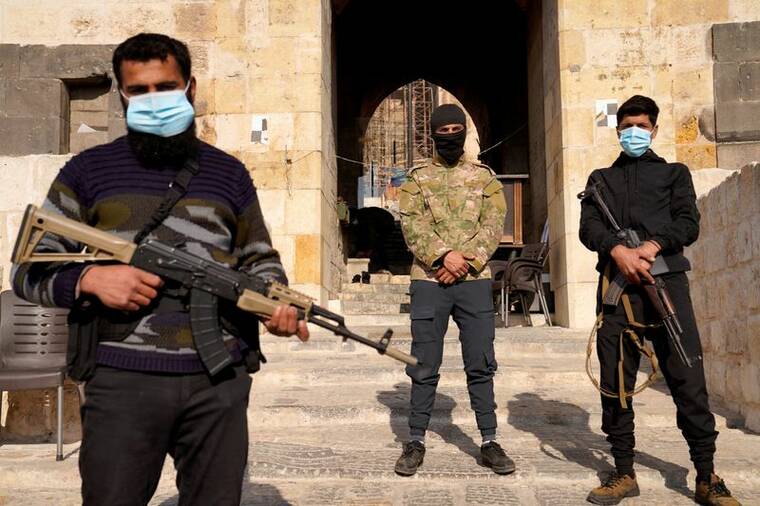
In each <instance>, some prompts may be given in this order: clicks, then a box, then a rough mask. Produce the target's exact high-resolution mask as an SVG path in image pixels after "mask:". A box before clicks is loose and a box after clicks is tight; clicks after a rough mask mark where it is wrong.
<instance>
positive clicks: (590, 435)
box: [507, 393, 693, 499]
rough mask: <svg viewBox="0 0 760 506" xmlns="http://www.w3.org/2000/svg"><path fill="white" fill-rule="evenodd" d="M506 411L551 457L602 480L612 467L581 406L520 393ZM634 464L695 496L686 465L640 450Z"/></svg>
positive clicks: (511, 422) (603, 443) (604, 445)
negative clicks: (577, 466) (688, 479)
mask: <svg viewBox="0 0 760 506" xmlns="http://www.w3.org/2000/svg"><path fill="white" fill-rule="evenodd" d="M507 411H508V413H509V417H508V423H509V425H511V426H512V427H514V428H515V429H517V430H520V431H523V432H527V433H531V434H533V435H534V436H536V437H537V438H538V440H539V442H540V445H541V452H543V453H544V454H545V455H547V456H548V457H550V458H553V459H564V460H566V461H569V462H574V463H576V464H579V465H581V466H583V467H586V468H588V469H591V470H592V471H595V472H596V473H597V475H598V476H599V477H600V479H601V478H602V477H603V476H606V475H607V474H609V473H610V472H611V471H612V470H613V467H612V466H611V465H610V463H609V461H608V457H609V456H610V452H609V444H608V443H607V442H606V441H605V440H604V439H603V438H602V437H601V436H600V435H599V434H596V433H595V432H593V431H592V430H591V429H590V427H589V414H588V412H587V411H586V410H584V409H583V408H581V407H580V406H576V405H575V404H570V403H568V402H561V401H555V400H552V399H544V398H542V397H541V396H539V395H536V394H533V393H521V394H517V395H515V396H514V399H512V400H510V401H509V402H508V404H507ZM684 444H686V443H685V442H684ZM610 458H611V457H610ZM635 464H636V465H637V466H645V467H648V468H650V469H652V470H654V471H657V472H659V473H660V475H662V477H663V479H664V480H665V486H666V487H667V488H669V489H670V490H673V491H675V492H677V493H679V494H682V495H684V496H686V497H688V498H690V499H691V498H692V497H693V492H692V491H691V490H689V487H688V485H687V480H686V476H687V475H688V473H689V470H688V469H686V468H685V467H681V466H679V465H677V464H673V463H671V462H667V461H664V460H662V459H660V458H657V457H655V456H653V455H650V454H648V453H644V452H641V451H638V450H637V451H636V460H635Z"/></svg>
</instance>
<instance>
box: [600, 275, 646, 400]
mask: <svg viewBox="0 0 760 506" xmlns="http://www.w3.org/2000/svg"><path fill="white" fill-rule="evenodd" d="M609 287H610V265H609V264H607V267H606V268H605V270H604V274H603V275H602V299H604V295H605V294H606V292H607V290H608V289H609ZM620 300H621V302H622V303H623V309H624V310H625V316H626V319H627V320H628V325H627V326H626V327H625V328H623V330H622V331H621V332H620V336H619V346H620V349H619V357H618V364H617V369H618V391H617V392H612V391H610V390H607V389H606V388H603V387H602V386H601V384H600V382H599V381H598V380H597V379H596V378H595V377H594V375H593V372H592V371H591V355H592V353H593V344H594V338H595V337H596V334H597V332H598V330H599V329H600V328H601V326H602V323H603V322H604V311H601V312H599V314H598V315H597V317H596V322H595V323H594V326H593V328H592V329H591V334H590V335H589V340H588V346H587V347H586V374H588V377H589V379H590V380H591V383H592V384H593V385H594V387H596V389H597V390H598V391H599V393H601V394H602V395H603V396H605V397H611V398H613V399H618V400H619V401H620V405H621V406H622V407H623V409H627V408H628V401H627V398H628V397H633V396H634V395H638V394H640V393H641V392H643V391H644V390H646V389H647V388H648V387H649V386H650V385H651V384H652V383H654V382H655V381H656V380H657V373H658V372H659V370H660V367H659V362H658V360H657V355H655V353H654V351H653V350H652V347H651V346H649V344H648V343H645V342H642V340H641V338H640V337H639V335H638V334H637V332H636V330H637V329H638V330H644V329H650V328H655V327H659V325H648V324H644V323H639V322H637V321H636V319H635V317H634V314H633V306H631V299H630V297H628V294H627V293H623V295H622V296H621V297H620ZM626 337H627V338H628V339H630V340H631V342H632V343H633V345H634V346H635V347H636V349H638V350H639V352H640V353H641V354H642V355H644V356H646V357H647V358H648V359H649V361H650V362H651V363H652V372H651V373H650V374H649V377H648V378H647V379H646V381H644V383H642V384H641V385H639V386H638V387H635V388H634V389H633V391H630V392H628V391H626V389H625V367H624V365H625V364H624V357H625V348H624V347H625V342H624V341H625V338H626Z"/></svg>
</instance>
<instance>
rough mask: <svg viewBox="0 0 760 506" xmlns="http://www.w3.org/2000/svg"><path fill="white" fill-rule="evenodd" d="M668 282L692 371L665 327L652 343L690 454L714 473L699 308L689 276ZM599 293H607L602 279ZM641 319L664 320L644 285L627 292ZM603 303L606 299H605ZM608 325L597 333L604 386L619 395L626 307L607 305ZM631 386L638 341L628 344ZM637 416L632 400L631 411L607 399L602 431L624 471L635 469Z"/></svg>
mask: <svg viewBox="0 0 760 506" xmlns="http://www.w3.org/2000/svg"><path fill="white" fill-rule="evenodd" d="M664 279H665V283H666V285H667V287H668V292H669V293H670V297H671V299H672V301H673V305H674V307H675V310H676V314H677V315H678V318H679V320H680V322H681V326H682V327H683V330H684V332H683V336H682V337H681V341H682V343H683V346H684V349H685V351H686V354H687V355H688V356H689V357H690V358H691V362H692V367H691V368H689V367H686V365H684V364H683V363H682V362H681V360H680V359H679V357H678V355H677V354H676V351H675V349H674V348H673V346H672V344H671V342H670V339H669V338H668V335H667V332H666V331H665V329H664V328H662V327H660V328H657V329H652V330H648V331H647V332H646V334H645V337H646V339H648V340H649V341H651V343H652V347H653V348H654V351H655V354H656V355H657V358H658V360H659V362H660V368H661V370H662V374H663V376H664V377H665V381H666V383H667V385H668V388H669V389H670V393H671V395H672V396H673V402H674V403H675V405H676V422H677V424H678V428H679V429H681V432H682V434H683V436H684V438H685V439H686V442H687V443H688V445H689V453H690V455H691V460H692V462H693V463H694V466H695V468H696V469H697V471H698V472H700V471H701V472H710V471H712V468H713V455H714V454H715V440H716V438H717V437H718V432H717V431H716V430H715V417H714V416H713V414H712V412H711V411H710V405H709V403H708V399H707V388H706V386H705V373H704V364H703V361H702V345H701V343H700V341H699V332H698V330H697V324H696V321H695V319H694V310H693V309H692V305H691V297H690V295H689V280H688V278H687V277H686V274H685V273H683V272H679V273H672V274H667V275H665V278H664ZM599 293H600V294H601V281H600V288H599ZM626 293H628V295H629V297H630V300H631V305H632V307H633V312H634V316H635V319H636V321H638V322H640V323H654V322H657V320H658V318H657V316H656V314H655V313H654V308H653V307H652V305H651V303H650V302H649V300H648V299H647V296H646V294H645V293H644V292H643V291H642V290H641V289H640V288H638V287H632V288H628V289H626ZM598 302H599V304H600V305H601V297H600V298H599V301H598ZM604 311H605V312H604V323H603V324H602V327H601V328H600V329H599V333H598V335H597V355H598V356H599V364H600V380H601V381H600V383H601V386H602V387H603V388H605V389H607V390H611V391H613V392H617V391H618V382H619V379H618V378H619V374H618V369H617V363H618V356H619V355H620V343H619V339H620V332H621V331H622V330H623V328H624V327H625V326H626V325H627V322H628V320H627V318H626V316H625V310H624V308H623V304H622V303H621V304H619V305H618V306H617V308H610V307H607V306H605V307H604ZM624 342H625V345H624V354H625V356H624V376H625V388H626V390H627V391H631V390H632V389H633V387H634V384H635V381H636V372H637V371H638V369H639V361H640V358H641V355H640V353H639V351H638V350H637V349H636V347H635V346H634V345H633V343H631V342H630V340H628V339H627V338H626V340H625V341H624ZM633 419H634V412H633V403H632V400H631V398H629V399H628V408H627V409H623V407H622V406H621V405H620V401H619V400H618V399H612V398H609V397H605V396H602V431H603V432H604V433H605V434H607V441H608V442H609V443H610V444H611V445H612V455H613V457H614V458H615V464H616V466H617V467H618V468H619V469H630V468H631V467H632V466H633V458H634V452H633V448H634V445H635V442H636V441H635V438H634V434H633V430H634V422H633Z"/></svg>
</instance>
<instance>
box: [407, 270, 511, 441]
mask: <svg viewBox="0 0 760 506" xmlns="http://www.w3.org/2000/svg"><path fill="white" fill-rule="evenodd" d="M410 294H411V298H412V304H411V305H412V307H411V318H412V354H413V355H414V356H415V357H417V358H418V359H419V360H420V361H421V362H422V363H423V364H424V365H425V366H428V367H424V368H410V367H407V370H406V373H407V375H408V376H409V377H410V378H411V379H412V395H411V414H410V415H409V428H410V432H411V434H412V435H415V434H417V435H422V434H424V433H425V430H426V429H427V427H428V423H429V422H430V414H431V412H432V411H433V404H434V402H435V391H436V387H437V386H438V379H439V378H440V374H439V373H438V371H439V369H440V366H441V361H442V359H443V338H444V335H445V334H446V329H447V327H448V322H449V315H451V316H453V318H454V322H455V323H456V324H457V327H459V341H460V342H461V344H462V359H463V360H464V370H465V373H466V374H467V390H468V392H469V394H470V406H471V407H472V409H473V411H475V418H476V421H477V424H478V429H480V432H481V434H484V435H490V434H494V433H495V432H496V413H495V410H496V403H495V402H494V393H493V376H494V373H495V372H496V358H495V357H494V346H493V340H494V315H493V300H492V295H491V281H490V280H477V281H465V282H460V283H456V284H454V285H442V284H438V283H435V282H432V281H422V280H415V281H412V284H411V287H410Z"/></svg>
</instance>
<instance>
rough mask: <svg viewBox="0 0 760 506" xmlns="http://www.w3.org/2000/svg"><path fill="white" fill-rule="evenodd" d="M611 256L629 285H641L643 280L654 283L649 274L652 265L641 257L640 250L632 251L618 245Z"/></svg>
mask: <svg viewBox="0 0 760 506" xmlns="http://www.w3.org/2000/svg"><path fill="white" fill-rule="evenodd" d="M610 255H611V256H612V259H613V260H615V263H616V264H617V266H618V269H620V272H622V273H623V275H624V276H625V277H626V279H627V280H628V282H629V283H633V284H635V285H639V284H641V279H642V278H643V279H645V280H646V281H648V282H649V283H654V278H653V277H652V275H651V274H650V273H649V269H650V268H651V267H652V264H651V263H650V262H649V261H648V260H646V259H644V258H642V257H641V256H640V254H639V250H638V248H637V249H631V248H627V247H625V246H623V245H622V244H618V245H617V246H615V247H614V248H612V251H610ZM653 261H654V260H653Z"/></svg>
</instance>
